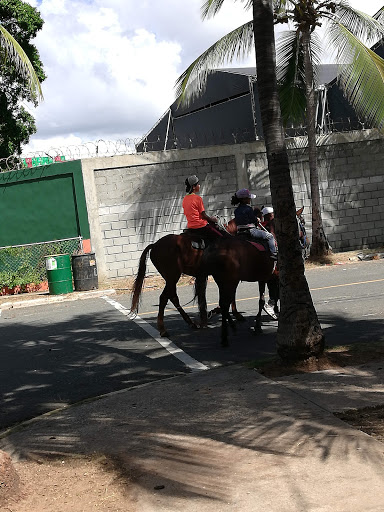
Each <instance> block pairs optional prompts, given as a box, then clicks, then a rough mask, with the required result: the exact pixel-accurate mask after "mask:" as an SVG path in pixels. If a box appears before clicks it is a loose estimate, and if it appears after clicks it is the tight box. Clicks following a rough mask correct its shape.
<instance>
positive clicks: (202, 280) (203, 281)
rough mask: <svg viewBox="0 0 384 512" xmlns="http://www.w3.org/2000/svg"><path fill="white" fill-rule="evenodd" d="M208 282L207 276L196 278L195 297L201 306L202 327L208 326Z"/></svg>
mask: <svg viewBox="0 0 384 512" xmlns="http://www.w3.org/2000/svg"><path fill="white" fill-rule="evenodd" d="M207 282H208V279H207V277H206V276H196V280H195V297H197V303H198V305H199V315H200V327H202V328H203V327H207V326H208V313H207Z"/></svg>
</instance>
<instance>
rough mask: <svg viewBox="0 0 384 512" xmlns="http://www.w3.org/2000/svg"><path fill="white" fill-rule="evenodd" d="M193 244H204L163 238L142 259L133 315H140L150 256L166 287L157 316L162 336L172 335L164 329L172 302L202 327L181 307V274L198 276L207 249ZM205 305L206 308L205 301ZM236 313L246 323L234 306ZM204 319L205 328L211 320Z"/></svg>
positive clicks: (189, 321)
mask: <svg viewBox="0 0 384 512" xmlns="http://www.w3.org/2000/svg"><path fill="white" fill-rule="evenodd" d="M192 242H195V244H194V245H197V246H198V245H199V244H200V243H201V237H200V236H192V235H190V234H182V235H166V236H164V237H162V238H160V240H158V241H157V242H156V243H154V244H150V245H148V246H147V247H146V248H145V249H144V251H143V253H142V255H141V257H140V262H139V269H138V272H137V276H136V279H135V282H134V285H133V288H132V304H131V311H132V312H133V313H137V312H138V309H139V302H140V296H141V292H142V288H143V284H144V278H145V272H146V267H147V258H148V255H150V258H151V261H152V263H153V264H154V266H155V267H156V269H157V270H158V272H159V273H160V275H161V276H162V277H163V278H164V280H165V287H164V289H163V291H162V293H161V295H160V301H159V312H158V315H157V328H158V330H159V333H160V336H168V332H167V330H166V328H165V326H164V310H165V307H166V305H167V302H168V300H170V301H171V302H172V304H173V305H174V306H175V308H176V309H177V311H178V312H179V313H180V314H181V316H182V317H183V319H184V320H185V321H186V322H187V324H188V325H189V326H190V327H192V328H197V327H198V326H197V325H196V323H195V322H194V321H193V320H192V319H191V318H190V316H189V315H188V314H187V313H186V312H185V311H184V309H183V308H182V307H181V306H180V301H179V298H178V296H177V288H176V285H177V282H178V281H179V279H180V276H181V274H186V275H188V276H192V277H196V276H197V275H198V271H199V268H200V262H201V257H202V255H203V249H202V248H195V247H193V246H192ZM204 304H206V302H205V301H204ZM200 309H201V305H200V303H199V310H200ZM232 312H233V314H234V316H235V318H236V320H244V317H243V316H242V315H241V314H240V313H239V312H238V311H237V309H236V304H235V303H233V304H232ZM203 316H204V320H203V321H202V323H201V326H202V327H205V326H206V323H207V316H206V315H204V314H203ZM200 318H201V315H200Z"/></svg>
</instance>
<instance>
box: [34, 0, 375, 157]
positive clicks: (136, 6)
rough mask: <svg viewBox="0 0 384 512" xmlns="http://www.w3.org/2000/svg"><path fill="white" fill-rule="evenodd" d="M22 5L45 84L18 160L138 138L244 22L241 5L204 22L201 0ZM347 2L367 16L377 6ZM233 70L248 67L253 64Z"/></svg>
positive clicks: (72, 0) (54, 0)
mask: <svg viewBox="0 0 384 512" xmlns="http://www.w3.org/2000/svg"><path fill="white" fill-rule="evenodd" d="M29 3H30V4H31V5H33V6H34V7H37V9H38V10H39V11H40V13H41V16H42V18H43V19H44V22H45V23H44V27H43V29H42V31H41V32H40V33H39V34H38V35H37V37H36V39H35V41H34V42H35V44H36V46H37V48H38V49H39V52H40V56H41V60H42V62H43V64H44V68H45V71H46V74H47V75H48V78H47V79H46V80H45V81H44V82H43V84H42V86H43V93H44V98H45V100H44V102H43V103H41V105H39V106H38V107H37V108H36V109H32V114H33V115H34V117H35V119H36V123H37V133H36V134H35V135H34V136H33V137H32V138H31V141H30V144H29V146H27V147H26V148H25V150H24V154H25V155H27V154H28V155H29V154H31V153H35V152H37V151H47V150H48V149H49V148H52V147H58V146H69V145H72V144H81V143H85V142H88V141H95V140H99V139H103V140H112V141H116V140H118V139H127V138H129V139H137V138H140V137H141V136H142V135H144V134H145V133H146V132H147V131H149V130H150V128H151V127H152V126H153V124H155V123H156V121H157V120H158V119H159V117H160V116H161V115H162V114H163V113H164V112H165V111H166V110H167V108H168V106H169V105H170V104H171V103H172V102H173V101H174V99H175V96H174V83H175V80H176V79H177V77H178V76H179V75H180V74H181V73H182V72H183V71H184V69H185V68H186V67H187V66H188V65H189V64H190V63H191V62H192V61H193V60H194V59H195V58H196V57H197V56H198V55H200V54H201V53H202V52H203V51H204V50H205V49H206V48H208V47H209V46H210V45H211V44H212V43H213V42H214V41H216V40H217V39H218V38H220V37H221V36H222V35H224V34H226V33H227V32H229V31H230V30H232V29H233V28H235V27H237V26H239V25H241V24H242V23H244V22H245V21H248V20H249V17H250V13H249V12H248V13H246V12H245V11H244V10H243V4H242V3H241V2H239V1H238V2H231V1H230V0H227V1H226V4H225V7H224V8H223V9H222V11H221V12H220V14H219V15H217V17H216V18H215V19H212V20H206V21H205V22H204V23H203V22H202V21H201V18H200V6H201V4H202V0H188V1H180V0H140V1H134V0H108V1H106V0H30V1H29ZM350 3H351V5H352V6H353V7H355V8H360V9H362V10H365V11H366V12H368V13H369V14H374V13H375V12H376V11H377V10H378V9H379V8H380V7H381V6H382V5H384V0H369V1H366V0H365V1H363V0H351V1H350ZM368 6H369V7H368ZM368 8H369V11H368V10H367V9H368ZM241 65H249V66H251V65H254V59H253V58H250V59H249V60H248V61H246V62H244V63H241Z"/></svg>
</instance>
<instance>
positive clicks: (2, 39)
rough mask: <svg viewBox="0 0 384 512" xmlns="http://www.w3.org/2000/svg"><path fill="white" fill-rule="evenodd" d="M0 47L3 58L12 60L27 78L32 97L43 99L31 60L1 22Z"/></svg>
mask: <svg viewBox="0 0 384 512" xmlns="http://www.w3.org/2000/svg"><path fill="white" fill-rule="evenodd" d="M0 47H1V48H2V49H3V50H4V55H5V59H6V60H8V61H10V62H12V64H13V65H14V66H15V68H16V70H17V71H18V72H19V73H20V74H21V75H22V76H23V77H25V78H26V79H27V80H28V84H29V88H30V91H31V94H32V96H33V97H34V99H36V100H39V101H41V100H42V99H43V93H42V90H41V85H40V82H39V79H38V77H37V75H36V72H35V70H34V69H33V66H32V64H31V61H30V60H29V58H28V56H27V55H26V53H25V52H24V50H23V49H22V47H21V46H20V45H19V43H18V42H17V41H16V39H14V37H12V35H11V34H10V33H9V32H8V31H7V30H6V29H5V28H4V27H3V26H2V25H1V24H0Z"/></svg>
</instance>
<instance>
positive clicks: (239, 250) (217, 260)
mask: <svg viewBox="0 0 384 512" xmlns="http://www.w3.org/2000/svg"><path fill="white" fill-rule="evenodd" d="M199 268H200V270H199V273H198V275H197V278H196V296H197V298H198V301H199V306H200V314H201V318H202V321H203V322H204V321H205V319H206V301H205V282H206V279H207V277H208V276H209V275H212V276H213V278H214V280H215V282H216V284H217V286H218V288H219V307H220V310H221V318H222V329H221V343H222V345H223V346H227V345H228V326H227V321H228V322H229V324H230V326H231V327H234V325H233V321H232V318H231V316H230V315H229V305H230V304H231V303H232V302H234V300H235V295H236V289H237V286H238V284H239V282H240V281H251V282H254V281H262V282H267V281H269V280H270V279H271V278H272V276H273V274H274V271H275V262H274V261H273V260H272V259H271V258H270V255H269V252H268V251H267V250H266V249H263V248H258V247H256V245H255V244H252V243H250V242H248V241H245V240H241V239H239V238H237V237H233V238H225V239H222V240H219V241H217V242H215V243H214V244H212V245H211V246H209V247H208V248H207V249H206V250H205V251H204V254H203V255H202V258H201V261H200V267H199ZM262 307H263V306H261V309H262ZM260 316H261V310H260V303H259V313H258V317H260Z"/></svg>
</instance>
